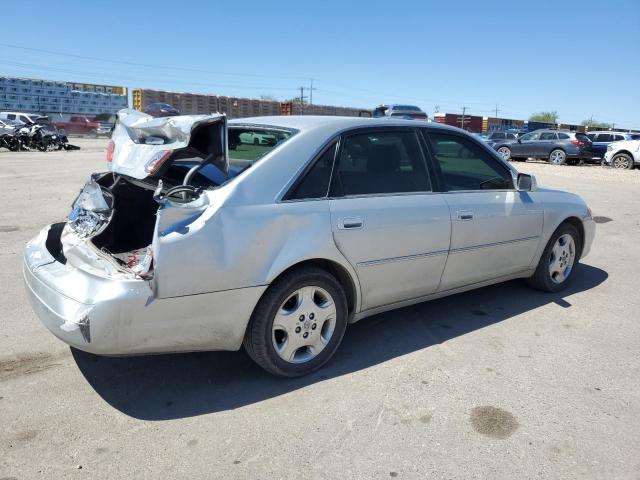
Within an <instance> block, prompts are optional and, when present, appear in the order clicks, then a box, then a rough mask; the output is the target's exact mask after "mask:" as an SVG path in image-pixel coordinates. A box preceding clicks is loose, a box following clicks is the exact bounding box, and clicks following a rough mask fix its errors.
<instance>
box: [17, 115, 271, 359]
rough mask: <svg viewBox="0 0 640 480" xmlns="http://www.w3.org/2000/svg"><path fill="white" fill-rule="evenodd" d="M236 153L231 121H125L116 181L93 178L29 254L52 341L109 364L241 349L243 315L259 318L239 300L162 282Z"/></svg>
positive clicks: (30, 279) (36, 300)
mask: <svg viewBox="0 0 640 480" xmlns="http://www.w3.org/2000/svg"><path fill="white" fill-rule="evenodd" d="M226 145H227V130H226V118H225V117H224V116H222V115H198V116H179V117H168V118H153V117H150V116H148V115H146V114H143V113H140V112H136V111H133V110H124V111H121V112H119V114H118V121H117V123H116V127H115V129H114V132H113V136H112V143H110V146H109V151H108V161H109V170H110V171H109V172H104V173H97V174H93V175H92V176H91V177H90V179H89V180H88V182H87V183H86V185H85V186H84V188H83V189H82V190H81V192H80V194H79V195H78V197H77V198H76V200H75V201H74V202H73V205H72V208H71V212H70V214H69V216H68V218H67V219H66V221H64V222H60V223H55V224H52V225H49V226H48V227H46V228H44V229H43V230H42V231H41V232H40V233H39V235H38V236H36V237H35V238H34V239H32V240H31V241H30V242H29V243H28V244H27V247H26V250H25V255H24V277H25V282H26V285H27V287H28V288H27V291H28V293H29V297H30V301H31V304H32V306H33V309H34V311H35V312H36V313H37V315H38V317H39V318H40V319H41V320H42V322H43V323H44V324H45V325H46V326H47V328H48V329H49V330H51V332H52V333H54V334H55V335H56V336H57V337H59V338H61V339H62V340H63V341H65V342H66V343H68V344H70V345H73V346H75V347H77V348H79V349H82V350H85V351H89V352H93V353H101V354H115V355H118V354H131V353H149V352H162V351H186V350H199V349H207V350H210V349H230V350H233V349H237V348H239V346H240V343H241V341H242V336H243V334H244V326H245V325H244V324H242V322H234V315H237V314H238V313H241V314H243V315H246V317H247V318H248V316H249V315H250V312H248V313H247V312H239V311H238V309H237V308H235V307H234V306H233V305H234V304H238V303H241V299H240V297H238V298H235V295H238V296H240V293H234V292H231V293H227V294H222V293H221V292H214V293H207V292H198V291H194V292H193V293H196V294H199V293H202V294H200V295H192V296H190V295H189V293H190V292H179V291H176V290H175V288H174V289H173V290H172V287H171V286H172V285H176V284H178V285H179V282H178V281H176V279H172V278H171V273H170V272H168V271H167V272H165V273H164V277H163V275H162V274H160V272H161V271H162V260H161V259H160V260H159V257H162V255H161V254H159V252H161V251H162V249H163V246H162V243H163V241H164V240H165V239H166V241H168V242H175V241H179V240H180V239H181V238H193V237H197V235H198V232H199V230H200V229H202V226H203V224H204V223H205V218H203V216H204V215H205V213H206V212H209V213H208V214H211V212H212V211H213V210H215V208H217V207H218V206H219V205H220V203H221V201H218V200H214V201H213V202H212V200H211V199H212V198H214V197H215V195H213V193H215V191H216V189H217V188H218V187H219V186H220V185H221V184H222V183H223V182H224V181H225V180H226V179H227V175H228V156H227V147H226ZM219 197H221V196H219ZM212 203H215V204H216V205H213V206H214V208H211V207H212ZM188 247H189V244H188V243H187V244H185V251H188ZM165 248H166V247H165ZM167 250H168V251H169V252H171V254H172V255H173V256H175V251H176V250H175V249H171V248H168V249H167ZM188 254H190V255H194V254H195V253H194V252H188ZM175 261H176V259H175V258H172V259H170V261H169V263H170V264H171V263H174V262H175ZM163 278H164V279H165V280H166V281H164V282H163ZM177 280H179V279H177ZM255 293H256V295H258V294H259V293H261V292H258V291H256V292H255ZM212 305H218V309H217V318H218V320H219V321H218V322H217V323H215V324H211V306H212ZM183 317H184V318H183ZM186 317H188V318H186ZM177 319H178V320H180V321H176V320H177ZM207 324H211V325H208V326H207V328H206V329H205V328H204V325H207Z"/></svg>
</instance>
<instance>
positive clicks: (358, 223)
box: [338, 217, 364, 230]
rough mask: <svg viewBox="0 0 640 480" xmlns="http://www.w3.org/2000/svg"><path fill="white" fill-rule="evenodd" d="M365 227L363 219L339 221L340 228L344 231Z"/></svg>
mask: <svg viewBox="0 0 640 480" xmlns="http://www.w3.org/2000/svg"><path fill="white" fill-rule="evenodd" d="M363 226H364V220H363V219H362V217H345V218H341V219H340V220H338V228H339V229H342V230H355V229H358V228H362V227H363Z"/></svg>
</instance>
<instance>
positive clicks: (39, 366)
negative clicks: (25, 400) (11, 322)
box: [0, 352, 64, 382]
mask: <svg viewBox="0 0 640 480" xmlns="http://www.w3.org/2000/svg"><path fill="white" fill-rule="evenodd" d="M63 356H64V355H56V356H54V355H50V354H48V353H43V352H35V353H19V354H17V355H12V356H10V357H5V358H0V382H1V381H4V380H8V379H10V378H15V377H21V376H22V375H29V374H31V373H36V372H41V371H43V370H47V369H49V368H52V367H55V366H57V365H61V363H59V360H61V359H62V357H63Z"/></svg>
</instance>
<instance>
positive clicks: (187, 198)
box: [24, 110, 595, 376]
mask: <svg viewBox="0 0 640 480" xmlns="http://www.w3.org/2000/svg"><path fill="white" fill-rule="evenodd" d="M255 139H259V140H258V141H255ZM107 162H108V166H109V167H108V170H109V171H107V172H104V173H96V174H93V175H92V176H91V177H90V178H89V180H88V182H87V184H86V185H85V186H84V188H83V189H82V190H81V192H80V194H79V195H78V197H77V199H76V200H75V201H74V203H73V205H72V208H71V212H70V213H69V215H68V218H67V219H66V221H63V222H60V223H54V224H52V225H50V226H48V227H46V228H45V229H43V230H42V231H41V232H40V234H39V235H38V236H37V237H36V238H34V239H33V240H31V241H30V242H29V243H28V245H27V248H26V252H25V257H24V276H25V281H26V284H27V287H28V288H27V289H28V292H29V294H30V295H29V296H30V299H31V303H32V305H33V308H34V310H35V311H36V313H37V315H38V316H39V317H40V319H41V320H42V322H43V323H44V324H45V325H46V326H47V327H48V328H49V330H51V332H53V333H54V334H55V335H56V336H57V337H59V338H60V339H62V340H63V341H65V342H66V343H68V344H70V345H72V346H74V347H76V348H78V349H81V350H85V351H88V352H93V353H96V354H103V355H133V354H148V353H162V352H182V351H195V350H238V349H239V348H240V347H241V346H242V345H244V347H245V349H246V351H247V352H248V353H249V355H250V356H251V357H252V358H253V359H254V360H255V361H256V362H257V363H258V364H260V365H261V366H262V367H264V368H265V369H266V370H267V371H269V372H271V373H273V374H276V375H282V376H297V375H303V374H306V373H309V372H312V371H314V370H316V369H318V368H320V367H321V366H322V365H323V364H324V363H325V362H327V361H328V360H329V358H330V357H331V356H332V355H333V354H334V352H335V351H336V349H337V348H338V345H339V344H340V342H341V340H342V337H343V334H344V332H345V329H346V326H347V324H348V323H350V322H355V321H357V320H360V319H362V318H365V317H367V316H370V315H373V314H376V313H379V312H383V311H386V310H391V309H394V308H398V307H401V306H406V305H411V304H415V303H418V302H422V301H425V300H429V299H432V298H437V297H442V296H445V295H451V294H455V293H458V292H462V291H465V290H469V289H473V288H478V287H482V286H485V285H489V284H492V283H497V282H502V281H505V280H510V279H514V278H527V279H528V280H529V282H530V283H531V284H532V285H533V286H534V287H536V288H539V289H542V290H546V291H551V292H555V291H559V290H561V289H562V288H564V287H565V286H566V285H567V283H568V282H569V281H570V280H571V277H572V276H573V274H574V271H575V266H576V264H577V262H578V261H579V259H580V258H581V257H584V256H585V255H586V254H587V253H588V251H589V248H590V246H591V243H592V240H593V237H594V233H595V224H594V222H593V219H592V217H591V212H590V210H589V209H588V208H587V206H586V205H585V203H584V201H583V200H582V199H580V198H579V197H578V196H576V195H573V194H570V193H566V192H560V191H554V190H549V189H543V188H538V186H537V185H536V182H535V179H534V178H533V177H531V176H529V175H524V174H519V173H518V172H517V171H516V170H515V169H514V168H513V166H511V165H510V164H508V163H507V162H504V161H503V160H502V159H501V158H499V157H498V156H497V154H496V153H495V152H494V151H493V150H491V149H490V148H488V147H487V146H485V145H484V144H482V143H481V142H478V141H476V140H475V139H474V138H473V137H471V136H470V135H468V134H467V133H465V132H463V131H461V130H459V129H455V128H452V127H447V126H444V125H439V124H434V123H426V122H415V121H406V120H400V119H391V120H388V119H385V120H380V119H365V118H341V117H311V116H309V117H294V116H291V117H284V116H283V117H263V118H251V119H240V120H234V121H230V122H227V120H226V118H225V117H224V116H222V115H200V116H174V117H166V118H152V117H150V116H148V115H146V114H143V113H140V112H136V111H133V110H123V111H121V112H119V114H118V121H117V124H116V127H115V130H114V133H113V137H112V142H111V143H110V144H109V149H108V152H107Z"/></svg>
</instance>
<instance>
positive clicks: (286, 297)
mask: <svg viewBox="0 0 640 480" xmlns="http://www.w3.org/2000/svg"><path fill="white" fill-rule="evenodd" d="M331 302H332V305H331ZM332 307H333V310H332ZM323 308H327V310H326V311H324V310H322V309H323ZM332 316H333V318H332ZM347 316H348V314H347V299H346V296H345V293H344V291H343V290H342V287H341V286H340V283H338V281H337V280H336V279H335V278H334V277H333V276H332V275H331V274H329V273H327V272H326V271H324V270H322V269H319V268H315V267H303V268H299V269H294V270H292V271H290V272H288V273H286V274H285V275H283V276H282V277H280V278H279V279H277V280H276V281H275V282H274V283H273V284H271V286H270V287H269V288H268V289H267V291H266V292H265V293H264V295H263V296H262V298H261V299H260V301H259V302H258V304H257V305H256V308H255V309H254V311H253V314H252V315H251V320H250V321H249V326H248V327H247V331H246V333H245V337H244V341H243V345H244V348H245V350H246V351H247V353H248V354H249V356H250V357H251V358H252V359H253V361H255V362H256V363H257V364H258V365H260V366H261V367H262V368H263V369H265V370H266V371H267V372H269V373H271V374H273V375H277V376H281V377H299V376H302V375H307V374H309V373H311V372H314V371H315V370H318V369H319V368H320V367H322V366H323V365H324V364H325V363H326V362H327V361H328V360H329V359H330V358H331V357H332V356H333V354H334V353H335V351H336V350H337V348H338V346H339V345H340V342H341V341H342V337H343V336H344V332H345V329H346V327H347ZM318 319H320V321H318ZM314 320H315V321H314ZM320 323H322V325H320ZM279 326H281V328H279ZM290 339H293V340H295V342H294V343H289V342H290ZM314 347H315V348H317V351H316V352H314V351H313V348H314ZM291 352H293V353H291ZM285 358H288V360H285Z"/></svg>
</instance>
